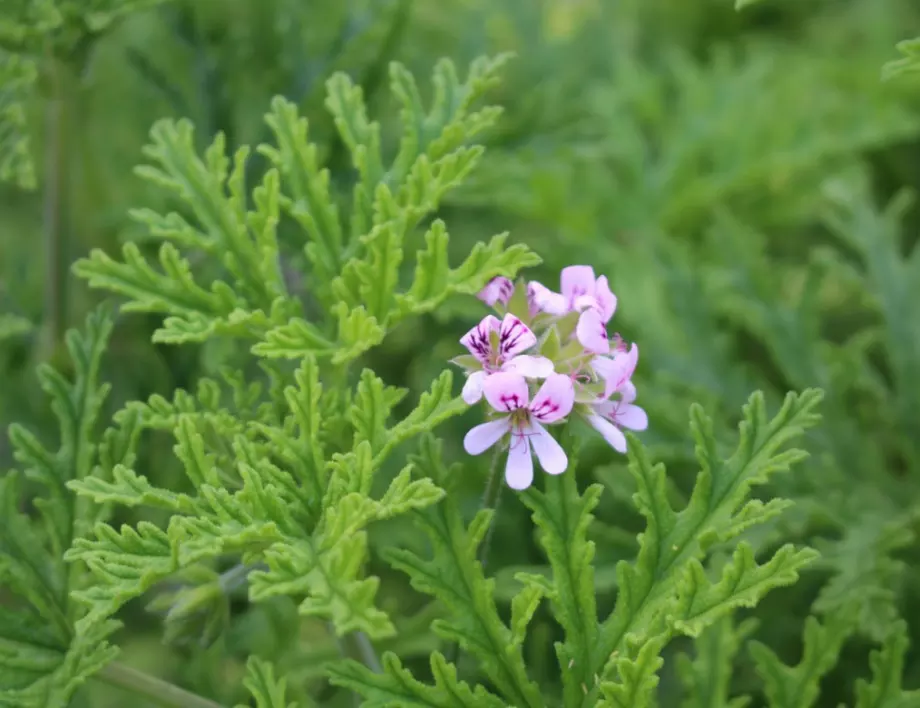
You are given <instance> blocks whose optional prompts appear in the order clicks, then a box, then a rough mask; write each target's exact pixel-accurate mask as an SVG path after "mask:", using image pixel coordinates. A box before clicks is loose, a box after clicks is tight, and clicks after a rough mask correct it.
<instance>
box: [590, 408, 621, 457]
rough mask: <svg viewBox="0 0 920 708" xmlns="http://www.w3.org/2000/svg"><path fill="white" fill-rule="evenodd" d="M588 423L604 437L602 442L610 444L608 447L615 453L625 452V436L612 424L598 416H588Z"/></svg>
mask: <svg viewBox="0 0 920 708" xmlns="http://www.w3.org/2000/svg"><path fill="white" fill-rule="evenodd" d="M588 422H589V423H590V424H591V427H593V428H594V429H595V430H596V431H597V432H599V433H600V434H601V435H603V436H604V440H606V441H607V442H608V443H609V444H610V447H612V448H613V449H614V450H616V451H617V452H626V436H625V435H623V432H622V431H621V430H619V429H618V428H617V427H616V426H615V425H614V424H613V423H611V422H609V421H606V420H604V419H603V418H601V417H600V416H599V415H589V416H588Z"/></svg>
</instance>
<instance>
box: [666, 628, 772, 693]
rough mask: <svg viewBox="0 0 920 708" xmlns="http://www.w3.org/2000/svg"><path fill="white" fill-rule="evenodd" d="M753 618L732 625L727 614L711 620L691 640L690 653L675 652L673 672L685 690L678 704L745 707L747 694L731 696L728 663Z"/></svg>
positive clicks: (748, 629) (746, 634)
mask: <svg viewBox="0 0 920 708" xmlns="http://www.w3.org/2000/svg"><path fill="white" fill-rule="evenodd" d="M756 626H757V620H755V619H753V618H749V619H747V620H745V621H744V622H741V623H740V624H739V625H737V626H735V624H734V622H733V621H732V616H731V615H725V616H723V617H722V618H721V619H720V620H718V621H716V622H714V623H713V624H711V625H710V626H709V627H708V628H706V630H704V631H703V633H702V634H700V635H699V636H698V637H696V639H695V641H694V642H693V648H694V652H693V657H692V658H691V657H690V656H689V655H688V654H679V655H678V657H677V672H678V674H679V675H680V680H681V683H683V685H684V689H685V690H686V694H687V695H686V697H685V698H684V700H683V702H682V704H681V705H682V708H745V706H747V705H748V704H749V703H750V700H751V699H750V696H736V697H734V698H732V697H731V693H730V691H731V678H732V666H733V663H734V661H735V657H736V655H737V653H738V649H739V648H740V646H741V642H742V641H744V640H745V639H747V637H748V636H749V635H750V634H751V633H752V632H753V631H754V629H755V628H756Z"/></svg>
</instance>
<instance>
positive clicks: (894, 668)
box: [856, 620, 920, 708]
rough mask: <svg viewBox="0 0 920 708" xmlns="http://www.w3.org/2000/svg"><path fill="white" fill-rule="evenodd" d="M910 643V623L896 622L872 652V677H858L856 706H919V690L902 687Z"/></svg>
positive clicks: (870, 659) (900, 707)
mask: <svg viewBox="0 0 920 708" xmlns="http://www.w3.org/2000/svg"><path fill="white" fill-rule="evenodd" d="M908 644H909V640H908V636H907V625H906V623H905V622H903V621H902V620H899V621H897V622H895V623H893V624H892V625H891V626H890V627H889V632H888V634H887V636H886V637H885V639H884V641H883V642H882V646H881V648H880V649H877V650H875V651H873V652H872V653H871V654H870V655H869V664H870V665H871V667H872V680H871V681H867V680H865V679H857V680H856V708H914V707H915V706H920V691H905V690H903V689H902V688H901V673H902V672H903V670H904V656H905V654H906V653H907V647H908Z"/></svg>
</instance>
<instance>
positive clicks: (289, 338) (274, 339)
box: [252, 303, 384, 365]
mask: <svg viewBox="0 0 920 708" xmlns="http://www.w3.org/2000/svg"><path fill="white" fill-rule="evenodd" d="M333 312H334V313H335V314H336V315H337V319H338V336H337V339H335V340H331V339H328V338H327V337H326V336H325V335H324V334H323V333H322V332H321V331H320V330H319V328H317V327H316V325H314V324H311V323H310V322H307V321H306V320H304V319H301V318H299V317H296V318H294V319H291V320H290V321H288V322H287V323H286V324H283V325H279V326H277V327H274V328H273V329H270V330H268V331H267V332H266V333H265V335H264V339H263V341H261V342H259V343H258V344H256V345H254V346H253V348H252V353H253V354H255V355H256V356H263V357H266V358H268V359H301V358H303V357H305V356H314V357H317V358H325V357H329V358H331V359H332V363H333V364H337V365H338V364H346V363H348V362H350V361H352V360H354V359H357V358H358V357H359V356H361V355H362V354H363V353H364V352H366V351H367V350H368V349H372V348H373V347H375V346H377V345H378V344H379V343H380V342H382V341H383V335H384V330H383V329H382V328H381V327H380V325H379V324H378V323H377V320H376V319H374V317H372V316H371V315H369V314H368V313H367V310H365V309H364V307H361V306H358V307H355V308H352V309H349V308H348V307H347V306H346V305H345V303H339V304H338V305H337V306H336V307H334V308H333Z"/></svg>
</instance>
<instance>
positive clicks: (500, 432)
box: [463, 417, 511, 455]
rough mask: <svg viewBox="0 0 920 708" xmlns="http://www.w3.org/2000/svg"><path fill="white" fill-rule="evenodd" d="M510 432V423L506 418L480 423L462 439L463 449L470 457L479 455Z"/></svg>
mask: <svg viewBox="0 0 920 708" xmlns="http://www.w3.org/2000/svg"><path fill="white" fill-rule="evenodd" d="M509 430H511V421H510V420H508V418H507V417H503V418H499V419H498V420H490V421H489V422H488V423H480V424H479V425H477V426H476V427H475V428H470V430H469V432H468V433H467V434H466V435H465V436H464V438H463V449H464V450H466V451H467V452H468V453H469V454H470V455H481V454H482V453H484V452H485V451H486V450H488V449H489V448H490V447H492V446H493V445H494V444H495V443H497V442H498V441H499V440H501V439H502V437H504V435H505V433H507V432H508V431H509Z"/></svg>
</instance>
